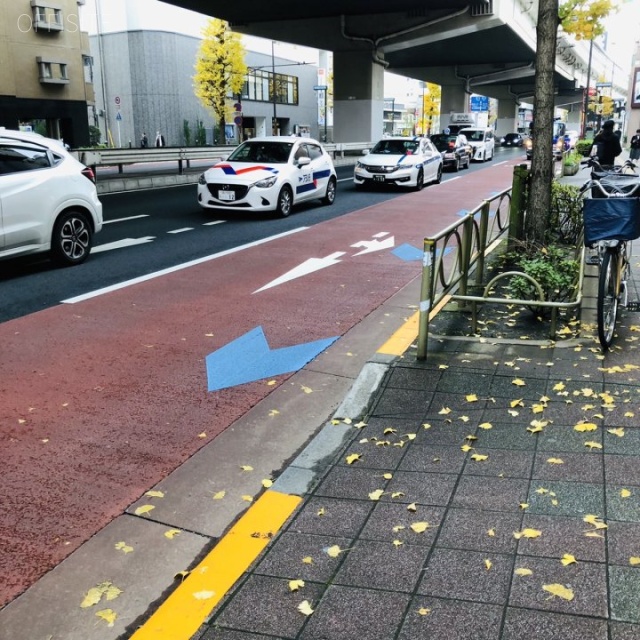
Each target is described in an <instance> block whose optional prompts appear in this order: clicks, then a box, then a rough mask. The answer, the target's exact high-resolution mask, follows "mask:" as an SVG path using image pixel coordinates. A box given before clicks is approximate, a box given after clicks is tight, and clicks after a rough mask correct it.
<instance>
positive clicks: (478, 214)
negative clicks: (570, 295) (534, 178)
mask: <svg viewBox="0 0 640 640" xmlns="http://www.w3.org/2000/svg"><path fill="white" fill-rule="evenodd" d="M510 202H511V188H509V189H506V190H504V191H502V192H500V193H498V194H496V195H495V196H494V197H493V198H491V199H489V200H485V201H484V202H483V203H482V204H481V205H480V206H478V207H476V209H474V210H473V211H470V212H469V213H467V215H465V216H464V217H463V218H462V219H461V220H459V221H458V222H455V223H453V224H452V225H450V226H449V227H447V228H446V229H443V230H442V231H440V232H439V233H438V234H437V235H436V236H434V237H432V238H425V239H424V256H423V264H422V285H421V291H420V311H419V319H418V343H417V358H418V359H419V360H425V359H426V357H427V347H428V336H429V322H430V320H431V319H432V317H433V316H434V315H435V314H436V313H437V312H438V311H440V309H442V308H443V307H444V306H445V305H446V304H447V303H448V302H450V301H451V300H454V301H461V302H465V303H467V307H469V306H470V308H471V311H472V323H473V327H472V330H473V332H474V333H475V330H476V321H477V315H476V314H477V305H478V304H481V303H493V304H508V305H514V304H515V305H531V304H532V303H533V304H535V306H540V307H548V308H551V314H552V315H551V329H550V334H551V337H555V332H556V322H557V313H558V310H560V309H569V308H572V307H577V306H579V305H580V304H581V301H582V293H581V291H582V281H583V278H584V259H581V260H580V265H581V266H580V272H579V275H578V283H577V291H578V295H577V297H576V299H575V300H570V301H546V300H544V294H543V292H542V289H541V287H540V285H538V283H535V284H534V287H535V288H536V291H537V292H538V299H537V300H534V301H532V300H518V299H514V298H494V297H491V296H490V295H489V293H490V291H491V289H492V287H493V286H494V285H495V283H496V282H497V281H498V280H499V279H501V278H505V277H512V276H514V275H518V276H522V275H523V274H522V273H520V272H518V273H517V274H516V273H514V272H505V273H502V274H500V275H498V276H496V277H495V278H493V279H492V280H491V281H490V282H489V283H488V284H487V285H485V287H484V290H483V295H482V296H472V295H468V294H467V292H468V290H469V285H470V283H471V278H472V274H473V273H475V282H474V283H473V284H474V285H475V286H477V287H479V286H482V280H483V275H484V263H485V257H486V256H487V255H489V254H490V253H491V252H492V251H493V250H494V249H496V248H497V247H498V246H499V244H500V243H501V242H502V240H503V238H502V236H503V235H504V234H505V233H506V232H507V231H508V229H509V206H508V205H509V204H510ZM494 203H495V205H496V206H495V209H493V210H492V205H493V204H494ZM505 203H506V204H507V206H506V207H503V205H504V204H505ZM505 209H506V210H505ZM452 251H454V252H455V253H454V255H453V256H449V257H448V259H447V260H446V261H445V256H448V254H451V252H452ZM576 251H581V252H582V253H584V247H583V246H581V247H579V248H578V247H577V248H576ZM583 257H584V256H582V258H583Z"/></svg>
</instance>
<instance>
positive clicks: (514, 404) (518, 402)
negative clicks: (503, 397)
mask: <svg viewBox="0 0 640 640" xmlns="http://www.w3.org/2000/svg"><path fill="white" fill-rule="evenodd" d="M509 406H510V407H511V408H512V409H515V408H516V407H524V404H523V402H522V398H518V399H517V400H511V402H510V403H509Z"/></svg>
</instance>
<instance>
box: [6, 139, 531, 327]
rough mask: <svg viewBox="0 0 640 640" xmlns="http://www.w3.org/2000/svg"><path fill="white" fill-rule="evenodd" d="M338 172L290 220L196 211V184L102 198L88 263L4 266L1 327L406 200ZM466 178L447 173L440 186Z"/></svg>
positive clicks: (30, 261)
mask: <svg viewBox="0 0 640 640" xmlns="http://www.w3.org/2000/svg"><path fill="white" fill-rule="evenodd" d="M517 155H523V154H522V153H521V150H518V149H497V150H496V158H495V160H494V161H493V162H500V161H501V160H502V159H513V158H514V157H516V156H517ZM490 164H492V163H486V164H479V163H474V164H472V165H471V169H470V171H471V172H475V171H478V170H482V169H483V168H486V167H487V166H489V165H490ZM337 171H338V178H339V184H338V195H337V198H336V201H335V203H334V205H333V206H330V207H326V206H322V205H321V203H320V202H319V201H317V202H311V203H306V204H304V205H302V206H300V207H297V208H296V209H295V210H294V213H293V214H292V215H290V216H289V217H288V218H279V217H276V216H275V215H273V216H265V215H258V214H247V213H243V214H234V213H226V212H222V215H219V214H216V213H211V212H203V211H202V210H201V209H200V207H199V206H198V205H197V204H196V200H195V195H194V194H195V188H194V186H193V185H189V186H184V187H174V188H166V189H155V190H144V191H136V192H127V193H121V194H114V195H107V196H103V197H102V198H101V199H102V202H103V206H104V220H105V225H104V227H103V230H102V232H101V233H100V234H98V235H97V236H96V238H95V246H94V249H93V251H92V255H91V257H90V259H89V260H88V261H87V262H86V263H84V264H82V265H79V266H76V267H73V268H57V267H56V266H55V265H53V264H52V263H51V262H50V261H49V260H48V259H47V258H46V256H29V257H24V258H19V259H13V260H6V261H3V262H0V294H1V295H2V299H3V304H2V306H1V308H0V322H6V321H8V320H11V319H13V318H19V317H22V316H25V315H28V314H30V313H35V312H37V311H41V310H43V309H47V308H49V307H53V306H56V305H58V304H60V303H61V302H62V301H64V300H67V299H70V298H75V297H77V296H81V295H85V294H87V293H88V292H91V291H95V290H99V289H103V288H105V287H110V286H114V285H118V284H119V283H122V282H126V281H130V280H132V279H134V278H140V277H144V276H146V275H148V274H152V273H155V272H157V271H160V270H163V269H169V268H172V267H175V266H176V265H181V264H185V263H189V262H191V261H194V260H198V259H202V258H204V257H206V256H210V255H212V254H216V253H219V252H223V251H229V250H232V249H234V248H236V247H239V246H243V245H245V244H248V243H252V242H256V241H260V240H263V239H264V238H268V237H271V236H275V235H278V234H282V233H287V232H291V231H293V230H295V229H299V228H302V227H310V226H313V225H315V224H318V223H321V222H324V221H327V220H331V219H334V218H338V217H340V216H343V215H345V214H348V213H350V212H352V211H356V210H359V209H365V208H367V207H369V206H372V205H375V204H378V203H380V202H385V201H390V200H393V199H394V198H397V197H398V196H400V195H402V194H404V193H406V191H405V190H402V189H394V190H377V189H375V190H356V189H355V187H354V185H353V183H352V181H351V176H352V171H353V167H351V166H342V167H338V168H337ZM464 173H465V172H461V173H451V172H447V173H445V174H444V176H443V181H447V180H451V179H455V178H456V177H458V176H460V175H464ZM428 189H429V187H427V192H428Z"/></svg>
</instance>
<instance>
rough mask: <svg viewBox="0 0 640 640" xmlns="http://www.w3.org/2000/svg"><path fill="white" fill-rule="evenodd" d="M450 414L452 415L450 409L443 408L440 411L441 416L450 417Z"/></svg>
mask: <svg viewBox="0 0 640 640" xmlns="http://www.w3.org/2000/svg"><path fill="white" fill-rule="evenodd" d="M450 413H451V409H449V407H442V409H440V411H438V414H439V415H441V416H446V415H449V414H450Z"/></svg>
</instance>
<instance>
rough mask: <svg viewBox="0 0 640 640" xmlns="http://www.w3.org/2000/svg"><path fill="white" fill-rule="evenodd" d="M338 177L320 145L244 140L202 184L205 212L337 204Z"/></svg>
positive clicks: (284, 211)
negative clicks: (309, 203) (312, 202)
mask: <svg viewBox="0 0 640 640" xmlns="http://www.w3.org/2000/svg"><path fill="white" fill-rule="evenodd" d="M336 185H337V177H336V170H335V168H334V166H333V161H332V160H331V157H330V156H329V154H328V153H327V152H326V151H325V150H324V149H323V148H322V146H321V145H320V143H319V142H317V141H316V140H312V139H310V138H299V137H297V136H269V137H265V138H254V139H252V140H247V141H246V142H243V143H242V144H241V145H240V146H239V147H237V148H236V149H234V151H233V153H232V154H231V155H230V156H229V157H228V158H227V159H226V160H225V161H223V162H218V163H217V164H215V165H213V167H211V168H210V169H207V171H205V172H204V173H203V174H202V175H201V176H200V179H199V180H198V204H199V205H200V206H201V207H202V208H203V209H227V210H228V211H230V210H234V211H276V212H277V213H278V214H279V215H281V216H288V215H289V213H291V208H292V206H294V205H296V204H298V203H300V202H304V201H306V200H313V199H314V198H320V199H321V200H322V202H323V203H324V204H333V202H334V200H335V198H336Z"/></svg>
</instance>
